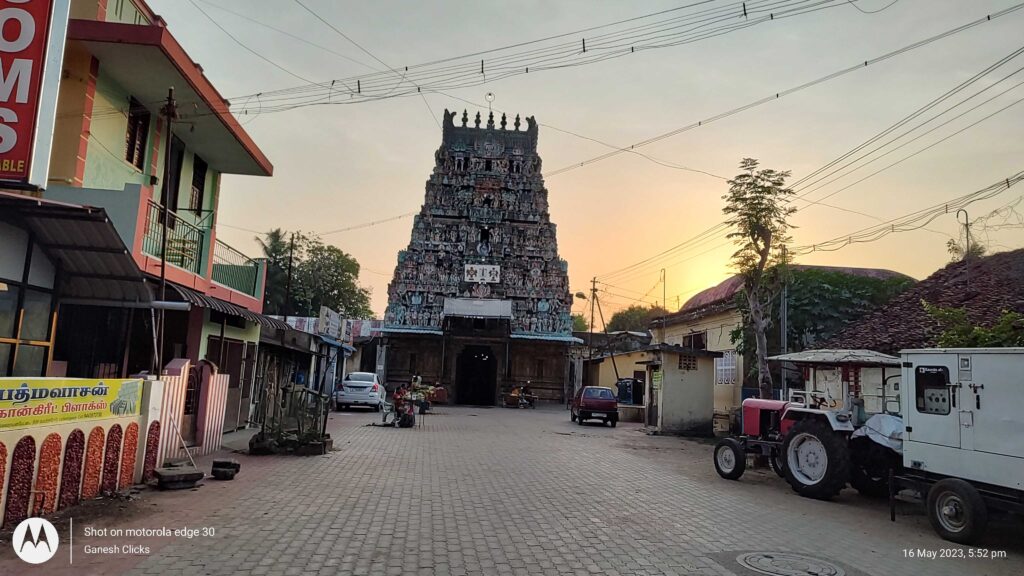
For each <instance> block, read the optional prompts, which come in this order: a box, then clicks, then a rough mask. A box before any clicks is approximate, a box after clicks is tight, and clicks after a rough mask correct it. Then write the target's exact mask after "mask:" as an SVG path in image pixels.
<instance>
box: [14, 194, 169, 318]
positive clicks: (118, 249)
mask: <svg viewBox="0 0 1024 576" xmlns="http://www.w3.org/2000/svg"><path fill="white" fill-rule="evenodd" d="M0 218H3V219H5V220H10V221H12V222H15V223H17V222H21V223H22V224H23V225H24V226H26V227H27V228H28V229H29V230H30V231H31V232H32V236H33V237H34V239H35V242H36V244H37V245H38V246H39V247H40V248H41V249H42V251H43V253H45V254H46V255H47V257H48V258H49V259H50V261H51V262H52V263H53V265H54V266H55V267H57V268H58V269H59V270H60V274H61V278H62V282H61V287H60V295H61V298H75V299H81V300H106V301H118V302H151V301H152V300H153V297H152V295H151V294H150V292H149V290H148V289H147V288H146V286H145V285H144V284H143V275H142V272H141V271H139V267H138V265H136V264H135V260H134V259H133V258H132V256H131V254H130V253H129V251H128V249H127V248H126V247H125V245H124V242H123V241H122V240H121V236H120V235H118V233H117V230H115V229H114V225H113V224H112V223H111V222H110V219H109V218H108V217H107V213H106V212H105V211H104V210H103V209H102V208H93V207H90V206H79V205H77V204H67V203H63V202H54V201H52V200H43V199H40V198H35V197H32V196H25V195H22V194H11V193H7V192H0Z"/></svg>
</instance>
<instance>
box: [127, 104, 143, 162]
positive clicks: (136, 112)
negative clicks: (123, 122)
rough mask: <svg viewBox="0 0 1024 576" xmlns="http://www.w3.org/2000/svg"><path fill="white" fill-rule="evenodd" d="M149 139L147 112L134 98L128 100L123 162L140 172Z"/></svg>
mask: <svg viewBox="0 0 1024 576" xmlns="http://www.w3.org/2000/svg"><path fill="white" fill-rule="evenodd" d="M148 139H149V110H147V109H146V107H145V106H143V105H142V103H141V102H139V101H138V100H136V99H135V98H129V99H128V132H127V134H126V135H125V160H127V161H128V162H129V163H130V164H131V165H132V166H135V167H136V168H138V169H139V170H142V167H143V165H144V164H145V162H146V143H147V141H148Z"/></svg>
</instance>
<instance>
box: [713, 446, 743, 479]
mask: <svg viewBox="0 0 1024 576" xmlns="http://www.w3.org/2000/svg"><path fill="white" fill-rule="evenodd" d="M746 468H747V451H746V450H744V449H743V445H742V444H740V442H739V440H736V439H735V438H722V439H721V440H719V441H718V444H716V445H715V471H716V472H718V475H719V476H721V477H722V478H725V479H726V480H736V479H738V478H739V477H740V476H743V471H744V470H746Z"/></svg>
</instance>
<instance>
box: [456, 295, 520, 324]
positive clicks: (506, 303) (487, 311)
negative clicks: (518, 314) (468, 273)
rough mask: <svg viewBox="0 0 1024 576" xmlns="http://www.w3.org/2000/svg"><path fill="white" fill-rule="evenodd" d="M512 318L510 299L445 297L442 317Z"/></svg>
mask: <svg viewBox="0 0 1024 576" xmlns="http://www.w3.org/2000/svg"><path fill="white" fill-rule="evenodd" d="M453 316H454V317H462V318H506V319H508V320H511V319H512V301H511V300H491V299H485V298H445V299H444V317H446V318H448V317H453Z"/></svg>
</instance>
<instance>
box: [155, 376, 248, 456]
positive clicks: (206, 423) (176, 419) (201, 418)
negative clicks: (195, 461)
mask: <svg viewBox="0 0 1024 576" xmlns="http://www.w3.org/2000/svg"><path fill="white" fill-rule="evenodd" d="M191 368H192V366H191V362H190V361H189V360H188V359H187V358H175V359H174V360H172V361H171V362H169V363H168V364H167V367H166V368H165V369H164V375H163V376H162V377H161V380H163V382H164V394H163V405H162V406H161V411H160V422H161V429H160V453H159V454H158V458H157V462H158V463H159V464H158V465H160V466H162V465H163V463H164V462H165V461H167V460H183V459H187V458H188V454H186V453H185V449H184V448H183V447H182V441H181V437H180V436H179V432H180V431H181V422H182V418H183V417H184V413H185V392H186V390H187V388H188V378H189V372H190V370H191ZM198 369H199V370H198V375H197V376H198V378H199V383H198V393H199V398H197V399H196V400H197V406H196V414H195V426H196V433H195V445H194V446H190V447H189V451H190V452H191V453H192V456H193V457H195V456H203V455H206V454H211V453H213V452H216V451H217V450H220V447H221V441H222V440H223V438H224V412H225V410H226V405H227V400H228V386H229V384H230V380H231V376H230V375H229V374H218V373H215V372H214V371H213V366H212V365H211V364H208V363H205V362H201V363H200V366H198Z"/></svg>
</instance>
